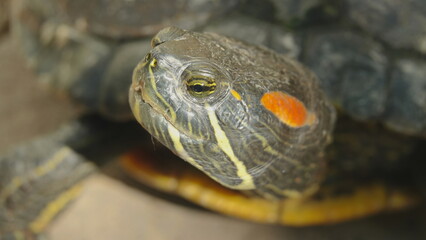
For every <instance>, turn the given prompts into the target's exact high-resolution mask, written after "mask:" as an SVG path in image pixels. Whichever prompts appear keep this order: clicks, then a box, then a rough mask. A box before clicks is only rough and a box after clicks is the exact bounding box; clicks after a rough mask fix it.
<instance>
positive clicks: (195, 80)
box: [124, 28, 414, 225]
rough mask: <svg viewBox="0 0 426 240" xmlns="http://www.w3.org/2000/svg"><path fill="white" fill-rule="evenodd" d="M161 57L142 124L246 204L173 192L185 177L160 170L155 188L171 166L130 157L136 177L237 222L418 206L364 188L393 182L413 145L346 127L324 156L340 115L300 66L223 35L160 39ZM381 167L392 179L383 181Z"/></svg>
mask: <svg viewBox="0 0 426 240" xmlns="http://www.w3.org/2000/svg"><path fill="white" fill-rule="evenodd" d="M152 46H153V49H152V50H151V51H150V52H149V53H148V54H147V55H146V57H145V59H144V60H142V61H141V62H140V63H139V64H138V66H137V67H136V69H135V71H134V75H133V83H132V86H131V88H130V105H131V107H132V110H133V113H134V114H135V117H136V119H137V120H138V121H139V122H140V123H141V124H142V126H143V127H144V128H145V129H147V130H148V132H149V133H150V134H152V135H153V136H154V137H155V138H157V139H158V140H159V141H160V142H161V143H162V144H164V145H165V146H167V147H168V148H169V149H171V150H172V151H173V152H174V153H175V154H176V155H178V156H179V157H181V158H183V159H184V160H186V161H187V162H189V163H190V164H191V165H193V166H194V167H196V168H198V169H199V170H201V171H202V172H204V173H205V174H206V175H207V176H209V177H210V178H211V179H213V180H215V181H216V182H218V183H220V185H222V186H224V187H226V188H229V189H234V190H240V191H243V192H244V193H245V194H246V196H243V195H241V194H237V193H232V191H229V190H225V191H224V190H219V189H220V187H219V186H220V185H219V184H216V185H215V184H212V183H208V182H207V180H200V181H194V179H195V175H194V174H188V175H189V176H190V177H189V180H188V179H186V180H187V181H188V182H189V181H190V180H192V181H193V183H191V182H189V183H188V182H185V183H184V184H183V187H181V186H179V184H178V183H177V184H176V182H174V181H172V178H173V177H175V176H176V175H178V176H179V173H175V172H173V171H169V170H162V172H163V181H161V182H159V183H157V182H156V181H155V180H153V179H155V177H154V175H155V174H153V173H154V172H157V171H161V168H166V167H164V166H165V164H164V163H163V162H162V164H164V165H163V166H161V164H158V165H156V164H152V163H149V164H148V163H135V162H134V161H135V159H136V158H137V157H135V156H134V155H133V156H129V157H128V158H126V159H125V161H124V162H125V163H126V164H127V165H128V166H132V167H134V166H137V165H141V166H144V167H143V168H141V169H150V171H148V173H144V171H142V170H140V172H138V173H136V176H137V177H140V178H141V179H143V180H145V181H146V182H148V183H150V184H152V185H154V186H156V187H160V188H163V189H165V190H168V191H174V192H177V193H179V194H181V195H182V196H184V197H186V198H188V199H189V200H193V201H195V202H197V203H199V204H202V205H204V206H206V207H210V208H213V209H215V210H218V211H222V212H225V213H227V214H231V215H237V216H241V217H244V218H248V219H252V220H255V221H261V222H275V223H283V224H289V225H310V224H319V223H330V222H336V221H341V220H344V219H350V218H353V217H358V216H362V215H366V214H368V213H372V212H377V211H381V210H384V209H393V208H401V207H404V206H407V205H410V204H411V203H412V202H413V201H414V198H411V197H409V195H406V194H404V193H403V192H402V191H399V190H396V189H394V188H392V186H390V185H381V184H379V185H367V186H364V187H365V188H364V189H363V188H361V187H359V186H357V185H356V184H355V185H354V183H357V182H358V181H359V182H358V184H359V183H360V182H364V181H365V180H366V179H369V181H373V179H375V180H376V181H384V182H386V180H385V179H381V178H384V177H385V176H384V175H382V176H380V175H381V174H382V173H383V174H385V175H386V174H390V172H395V170H396V169H393V170H391V169H392V168H394V167H396V165H394V166H393V167H391V165H393V164H396V162H398V161H400V160H402V159H404V158H406V157H408V155H406V154H408V153H409V152H410V150H409V149H410V148H411V147H410V146H411V144H412V142H410V141H411V140H409V139H406V138H404V137H396V136H398V135H396V134H392V133H388V132H386V131H385V130H383V129H377V130H375V129H374V128H371V126H370V127H368V126H362V125H357V124H355V123H346V122H347V121H349V120H348V119H345V118H344V117H343V120H340V121H341V123H339V124H338V128H337V131H336V133H335V134H336V137H335V140H336V141H335V142H334V143H333V144H332V145H331V146H330V147H329V148H328V149H327V150H326V151H324V148H325V146H326V145H327V144H329V143H330V141H331V139H332V130H333V126H334V122H335V111H334V109H333V107H332V106H331V105H330V103H329V102H328V101H327V100H326V97H325V95H323V93H322V92H321V90H320V88H319V86H318V83H317V80H316V78H315V76H314V75H313V74H312V73H311V72H310V71H308V70H307V69H305V68H304V67H302V66H301V65H299V64H298V63H296V62H294V61H292V60H290V59H287V58H285V57H284V56H282V55H278V54H275V53H274V52H272V51H270V50H267V49H264V48H260V47H256V46H252V45H248V44H245V43H242V42H239V41H236V40H233V39H230V38H226V37H223V36H220V35H216V34H210V33H204V34H200V33H194V32H189V31H185V30H181V29H178V28H168V29H164V30H162V31H161V32H160V33H158V34H157V35H156V36H155V37H154V38H153V40H152ZM396 138H400V139H399V140H396ZM400 141H401V142H400ZM366 146H368V147H366ZM371 146H374V147H373V149H370V147H371ZM381 154H383V155H381ZM367 159H368V160H367ZM379 159H380V160H379ZM396 159H399V160H396ZM363 161H364V164H365V163H366V162H365V161H367V162H368V164H370V167H372V169H374V170H372V169H370V170H367V169H366V168H365V166H362V164H361V163H360V162H363ZM327 162H328V163H329V165H328V169H327V170H325V169H324V167H325V165H326V163H327ZM342 162H344V163H342ZM380 162H381V163H380ZM400 163H401V162H400ZM345 164H349V165H353V166H351V167H349V168H346V167H344V165H345ZM376 164H378V165H376ZM380 164H384V165H387V167H390V168H389V169H386V170H384V169H383V168H382V170H384V171H383V172H382V170H380V166H379V165H380ZM387 167H385V168H387ZM345 168H346V169H345ZM367 168H368V167H367ZM128 169H129V170H130V171H131V169H132V168H131V167H128ZM166 169H168V168H166ZM378 169H379V170H378ZM154 170H155V171H154ZM358 171H359V172H358ZM387 171H388V173H386V172H387ZM343 172H344V175H343V176H342V175H340V174H343ZM380 172H382V173H380ZM370 174H371V175H370ZM374 175H376V176H374ZM197 176H198V175H197ZM348 176H350V177H349V179H348V178H347V177H348ZM361 176H362V177H361ZM183 178H184V179H185V176H183ZM353 178H355V179H353ZM357 178H361V179H363V180H361V181H360V179H357ZM166 179H168V181H167V180H166ZM366 182H368V181H365V182H364V184H366ZM373 182H374V181H373ZM369 184H372V183H371V182H370V183H369ZM386 184H389V183H386ZM360 185H362V184H360ZM208 186H214V188H213V189H215V191H214V190H212V189H210V188H209V187H208ZM186 188H189V190H188V189H186ZM219 197H223V199H222V198H220V199H219ZM334 198H335V200H333V199H334ZM225 199H228V202H226V201H225ZM282 199H287V200H282ZM256 206H258V207H259V206H262V207H259V208H257V207H256ZM351 206H352V207H353V208H352V207H351ZM355 206H357V207H355ZM358 211H359V212H358Z"/></svg>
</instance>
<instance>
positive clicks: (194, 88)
mask: <svg viewBox="0 0 426 240" xmlns="http://www.w3.org/2000/svg"><path fill="white" fill-rule="evenodd" d="M185 85H186V89H187V90H188V92H189V94H191V95H192V96H194V97H197V98H202V97H207V96H209V95H211V94H212V93H214V92H215V90H216V81H215V80H214V79H213V78H211V77H207V76H191V78H189V79H188V80H186V82H185Z"/></svg>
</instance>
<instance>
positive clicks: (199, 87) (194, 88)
mask: <svg viewBox="0 0 426 240" xmlns="http://www.w3.org/2000/svg"><path fill="white" fill-rule="evenodd" d="M192 90H194V92H202V91H204V90H203V86H201V85H198V84H197V85H194V86H192Z"/></svg>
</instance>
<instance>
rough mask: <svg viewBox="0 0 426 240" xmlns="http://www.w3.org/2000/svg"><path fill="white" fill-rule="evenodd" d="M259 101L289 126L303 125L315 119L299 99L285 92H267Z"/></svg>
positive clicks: (311, 122)
mask: <svg viewBox="0 0 426 240" xmlns="http://www.w3.org/2000/svg"><path fill="white" fill-rule="evenodd" d="M260 101H261V103H262V105H263V106H264V107H265V108H266V109H268V110H269V111H271V112H272V113H273V114H274V115H275V116H276V117H277V118H278V119H280V121H281V122H283V123H285V124H287V125H288V126H290V127H294V128H297V127H303V126H305V125H310V124H313V123H314V122H315V121H316V116H315V115H314V114H313V113H310V112H309V111H308V110H307V109H306V107H305V105H304V104H303V103H302V102H301V101H300V100H299V99H297V98H295V97H293V96H291V95H288V94H286V93H283V92H267V93H265V94H264V95H263V97H262V99H261V100H260Z"/></svg>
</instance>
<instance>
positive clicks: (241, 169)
mask: <svg viewBox="0 0 426 240" xmlns="http://www.w3.org/2000/svg"><path fill="white" fill-rule="evenodd" d="M206 109H207V113H208V116H209V120H210V124H211V125H212V127H213V130H214V134H215V137H216V141H217V144H218V146H219V147H220V149H222V151H223V152H224V153H225V154H226V155H227V156H228V158H229V159H230V160H231V161H232V162H233V163H234V165H235V167H236V168H237V175H238V177H240V179H241V181H242V182H241V183H240V184H239V185H236V186H232V188H234V189H239V190H249V189H254V188H255V185H254V182H253V178H252V176H251V175H250V174H249V173H248V171H247V168H246V166H245V165H244V163H243V162H241V161H240V160H239V159H238V158H237V156H235V154H234V151H233V150H232V146H231V144H230V142H229V139H228V137H227V136H226V134H225V132H224V131H223V130H222V128H221V127H220V125H219V121H218V119H217V117H216V113H215V111H214V109H213V108H211V107H209V106H208V105H206Z"/></svg>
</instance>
